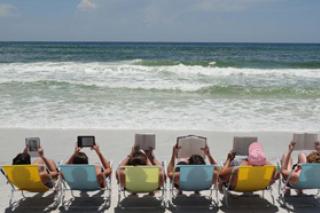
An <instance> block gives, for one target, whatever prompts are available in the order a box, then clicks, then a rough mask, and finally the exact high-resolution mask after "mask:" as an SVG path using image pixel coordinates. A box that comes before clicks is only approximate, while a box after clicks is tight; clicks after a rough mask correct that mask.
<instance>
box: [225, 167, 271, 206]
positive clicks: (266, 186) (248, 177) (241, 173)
mask: <svg viewBox="0 0 320 213" xmlns="http://www.w3.org/2000/svg"><path fill="white" fill-rule="evenodd" d="M275 172H276V166H275V165H265V166H238V167H234V168H233V171H232V174H231V176H230V179H229V183H228V184H227V186H224V187H223V191H224V202H225V204H226V206H227V207H229V203H230V202H229V193H230V192H231V191H235V192H243V193H248V192H249V193H251V192H255V191H262V197H264V191H266V190H267V191H269V192H270V195H271V198H272V203H273V204H274V196H273V192H272V187H271V184H272V183H273V178H274V174H275ZM234 178H235V179H236V181H235V186H234V187H233V188H231V185H232V181H233V180H234Z"/></svg>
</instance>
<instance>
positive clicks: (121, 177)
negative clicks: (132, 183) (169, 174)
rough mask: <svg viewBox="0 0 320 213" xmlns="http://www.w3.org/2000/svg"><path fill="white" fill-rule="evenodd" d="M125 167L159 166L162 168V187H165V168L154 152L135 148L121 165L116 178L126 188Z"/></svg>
mask: <svg viewBox="0 0 320 213" xmlns="http://www.w3.org/2000/svg"><path fill="white" fill-rule="evenodd" d="M124 166H159V168H160V177H159V179H160V186H162V185H163V182H164V179H165V176H164V172H163V167H162V165H161V163H160V161H159V160H157V159H156V158H155V156H154V153H153V150H146V151H144V150H142V149H140V148H139V147H133V148H132V149H131V152H130V154H128V155H127V157H126V158H125V159H123V160H122V161H121V163H120V164H119V168H118V170H117V173H116V178H117V179H118V181H119V183H120V185H121V186H123V187H124V186H125V177H126V175H125V170H124Z"/></svg>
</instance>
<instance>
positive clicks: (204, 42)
mask: <svg viewBox="0 0 320 213" xmlns="http://www.w3.org/2000/svg"><path fill="white" fill-rule="evenodd" d="M10 42H11V43H13V42H16V43H27V42H29V43H163V44H170V43H181V44H186V43H194V44H197V43H199V44H201V43H202V44H210V43H211V44H235V43H238V44H320V42H282V41H274V42H261V41H259V42H254V41H252V42H251V41H80V40H78V41H68V40H64V41H57V40H56V41H55V40H34V41H33V40H19V41H18V40H13V41H9V40H0V43H10Z"/></svg>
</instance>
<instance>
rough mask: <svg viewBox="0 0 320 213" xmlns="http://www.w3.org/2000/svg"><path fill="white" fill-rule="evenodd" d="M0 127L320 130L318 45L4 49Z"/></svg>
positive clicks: (26, 45) (8, 45) (11, 45)
mask: <svg viewBox="0 0 320 213" xmlns="http://www.w3.org/2000/svg"><path fill="white" fill-rule="evenodd" d="M0 127H2V128H11V127H21V128H86V129H87V128H106V129H173V130H176V129H190V130H213V131H319V130H320V44H254V43H108V42H87V43H86V42H0Z"/></svg>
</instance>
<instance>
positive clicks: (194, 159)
mask: <svg viewBox="0 0 320 213" xmlns="http://www.w3.org/2000/svg"><path fill="white" fill-rule="evenodd" d="M180 148H181V147H179V146H178V144H175V145H174V146H173V148H172V155H171V159H170V162H169V164H168V167H167V174H168V177H169V178H170V180H171V181H173V182H174V185H175V187H177V188H179V178H180V174H179V169H180V168H179V167H176V165H205V164H206V161H205V159H204V158H203V157H202V156H200V155H191V156H190V157H189V158H188V159H180V160H179V162H178V163H177V164H176V158H177V156H178V151H179V149H180ZM203 152H204V155H205V156H206V157H207V159H208V161H209V163H210V164H211V165H216V164H217V161H216V160H215V159H214V158H213V157H212V155H211V153H210V150H209V147H208V146H207V145H206V146H205V147H204V149H203ZM212 172H214V175H213V177H214V180H212V181H213V182H215V177H216V176H217V171H216V170H215V171H212ZM173 179H174V180H173Z"/></svg>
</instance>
